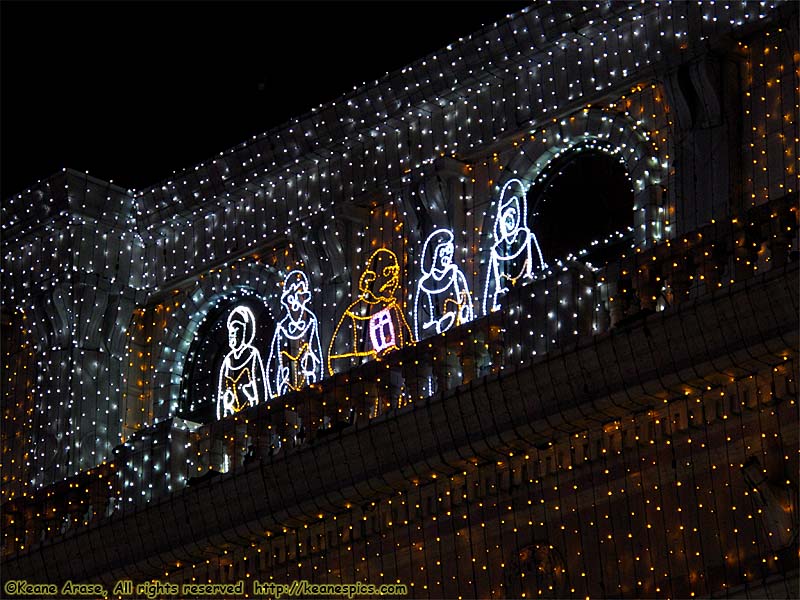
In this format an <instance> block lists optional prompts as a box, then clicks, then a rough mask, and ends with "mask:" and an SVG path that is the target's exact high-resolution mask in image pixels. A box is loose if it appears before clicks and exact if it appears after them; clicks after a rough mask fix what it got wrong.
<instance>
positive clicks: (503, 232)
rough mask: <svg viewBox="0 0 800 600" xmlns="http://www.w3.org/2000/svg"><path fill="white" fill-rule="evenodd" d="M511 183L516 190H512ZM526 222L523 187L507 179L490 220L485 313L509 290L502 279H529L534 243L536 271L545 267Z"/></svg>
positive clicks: (515, 180) (517, 180)
mask: <svg viewBox="0 0 800 600" xmlns="http://www.w3.org/2000/svg"><path fill="white" fill-rule="evenodd" d="M512 186H514V187H516V188H518V189H516V190H514V189H513V188H512ZM515 192H516V193H515ZM527 222H528V203H527V200H526V198H525V187H524V185H523V184H522V182H521V181H520V180H519V179H509V180H508V181H507V182H506V184H505V185H504V186H503V189H502V190H501V192H500V201H499V202H498V206H497V216H496V218H495V221H494V245H493V246H492V250H491V257H490V259H489V271H488V273H487V274H486V285H485V287H484V291H483V314H485V315H488V314H489V313H490V312H492V311H495V310H498V309H499V308H500V305H499V304H498V298H500V296H503V295H504V294H506V292H508V289H509V288H508V287H507V286H506V280H508V281H510V282H511V285H512V286H514V285H516V283H517V281H519V280H520V279H523V278H524V279H533V276H534V270H533V269H534V267H533V260H534V258H533V247H534V246H535V247H536V254H537V257H538V259H539V269H540V271H544V270H545V269H546V268H547V266H546V264H545V262H544V258H542V250H541V248H539V241H538V240H537V239H536V235H534V233H533V232H532V231H531V230H530V229H529V228H528V226H527ZM509 246H510V251H509ZM520 260H521V261H522V263H521V264H520Z"/></svg>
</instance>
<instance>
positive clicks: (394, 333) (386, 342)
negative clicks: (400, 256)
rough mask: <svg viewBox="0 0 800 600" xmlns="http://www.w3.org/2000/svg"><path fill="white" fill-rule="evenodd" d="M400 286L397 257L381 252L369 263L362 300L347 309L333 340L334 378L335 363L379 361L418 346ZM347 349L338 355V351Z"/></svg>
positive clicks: (360, 285)
mask: <svg viewBox="0 0 800 600" xmlns="http://www.w3.org/2000/svg"><path fill="white" fill-rule="evenodd" d="M399 284H400V266H399V264H398V262H397V255H395V253H394V252H392V251H391V250H388V249H386V248H379V249H377V250H375V252H373V253H372V255H371V256H370V257H369V259H368V260H367V265H366V268H365V269H364V272H363V273H362V274H361V277H359V280H358V289H359V292H360V294H359V296H358V298H357V299H356V300H355V301H354V302H352V303H351V304H350V306H348V307H347V309H346V310H345V311H344V314H343V315H342V317H341V319H340V320H339V322H338V323H337V325H336V329H334V332H333V336H331V343H330V346H329V348H328V372H329V373H330V374H331V375H333V374H334V370H333V367H334V361H337V360H339V361H344V360H347V361H348V364H350V361H351V360H352V359H353V358H362V359H363V358H367V359H373V358H378V357H380V356H382V355H384V354H386V353H388V352H391V351H393V350H396V349H398V348H402V347H403V346H405V345H406V344H407V343H412V344H413V343H414V337H413V335H412V333H411V328H410V327H409V326H408V322H407V321H406V317H405V315H404V314H403V308H402V304H401V303H400V302H399V301H398V299H397V297H396V296H395V292H396V291H397V287H398V286H399ZM337 346H338V347H339V348H340V349H341V348H344V350H343V351H340V352H341V353H339V354H335V353H334V348H336V347H337Z"/></svg>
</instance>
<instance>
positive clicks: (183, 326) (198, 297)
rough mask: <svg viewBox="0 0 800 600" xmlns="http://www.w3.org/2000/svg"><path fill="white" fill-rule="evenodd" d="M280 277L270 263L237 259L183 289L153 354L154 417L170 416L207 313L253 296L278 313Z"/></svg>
mask: <svg viewBox="0 0 800 600" xmlns="http://www.w3.org/2000/svg"><path fill="white" fill-rule="evenodd" d="M280 281H281V277H280V275H279V274H278V273H277V272H276V270H275V269H274V268H272V267H270V266H267V265H263V264H261V263H258V262H255V261H253V262H245V261H239V262H237V263H235V264H234V265H231V266H228V267H224V268H222V269H219V270H217V271H214V272H213V273H211V274H209V275H208V276H205V277H203V278H200V279H198V280H197V281H196V282H195V285H194V287H193V288H191V289H190V290H188V291H187V292H186V296H185V297H184V298H185V299H184V301H183V303H182V304H181V306H179V307H176V309H175V310H173V311H171V312H170V315H169V316H168V317H167V327H166V329H167V331H166V334H165V338H164V341H163V343H162V344H161V345H159V346H157V347H158V350H159V352H158V354H157V355H156V356H155V357H154V359H155V360H154V364H155V374H154V375H153V378H152V398H153V400H152V411H153V416H154V419H155V420H156V421H158V420H161V419H165V418H167V417H170V416H172V415H173V414H175V413H176V411H177V410H178V408H179V405H180V398H181V386H182V384H183V377H184V368H185V365H186V360H187V357H188V354H189V351H190V349H191V346H192V343H193V341H194V339H195V336H196V334H197V332H198V329H199V328H200V326H201V325H202V324H203V323H204V321H205V318H206V316H207V315H208V314H209V313H210V312H211V311H212V310H213V309H215V308H217V307H218V306H220V305H222V304H228V303H231V304H232V303H233V302H234V301H236V300H238V299H242V298H256V299H258V300H259V301H260V302H262V303H263V304H264V305H265V307H266V308H267V310H268V311H269V312H270V314H271V315H273V318H274V315H277V314H279V308H278V301H279V300H278V298H277V297H276V294H275V293H274V291H275V290H276V289H277V286H278V285H279V283H280ZM265 350H266V349H262V351H265Z"/></svg>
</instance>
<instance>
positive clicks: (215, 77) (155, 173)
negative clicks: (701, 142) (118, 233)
mask: <svg viewBox="0 0 800 600" xmlns="http://www.w3.org/2000/svg"><path fill="white" fill-rule="evenodd" d="M526 4H527V3H525V2H469V1H468V2H463V1H462V2H456V1H453V2H399V3H388V2H348V3H344V2H327V3H315V2H297V1H295V2H290V3H289V2H286V3H284V2H266V3H256V2H248V3H235V4H234V3H225V4H217V3H212V2H197V3H196V2H181V3H174V4H164V3H158V2H137V3H131V4H124V3H100V2H91V3H85V4H81V3H74V2H63V3H55V4H49V3H41V2H8V1H4V2H2V3H0V22H1V23H2V35H0V41H1V42H2V52H1V53H0V60H1V61H2V64H1V65H0V76H1V77H2V82H1V83H2V85H1V86H0V90H2V103H1V104H0V107H1V109H2V133H1V134H0V138H2V155H1V156H2V165H0V183H1V185H2V190H0V198H7V197H9V196H11V195H12V194H15V193H18V192H20V191H22V190H23V189H24V188H25V187H26V186H28V185H30V184H32V183H34V182H35V181H36V180H37V179H42V178H46V177H47V176H49V175H51V174H52V173H54V172H56V171H58V170H60V169H61V168H62V167H70V168H73V169H76V170H79V171H88V172H89V173H90V174H91V175H94V176H96V177H99V178H100V179H104V180H113V181H114V182H115V183H117V184H118V185H120V186H122V187H124V188H133V189H144V188H146V187H149V186H150V185H154V184H156V183H158V182H159V181H161V180H162V179H165V178H167V177H169V176H170V175H172V173H173V172H174V171H181V170H183V169H185V168H188V167H191V166H193V165H195V164H198V163H200V162H202V161H204V160H206V159H208V158H210V157H212V156H214V155H216V154H218V153H219V152H221V151H223V150H226V149H228V148H230V147H232V146H235V145H236V144H239V143H241V142H244V141H245V140H247V139H248V138H250V137H251V136H253V135H255V134H259V133H263V132H264V131H266V130H268V129H271V128H272V127H275V126H277V125H281V124H283V123H285V122H287V121H288V120H289V119H290V118H292V117H298V116H301V115H303V114H304V113H307V112H308V111H310V110H311V108H313V107H316V106H318V105H320V104H321V103H326V102H328V101H330V100H334V99H336V98H337V97H339V96H340V95H342V94H344V93H347V92H349V91H352V89H353V87H354V86H360V85H361V84H362V83H365V82H370V83H371V82H373V81H374V80H375V79H377V78H380V77H382V76H383V75H384V74H385V73H386V72H391V71H394V70H397V69H399V68H402V67H403V66H405V65H407V64H409V63H411V62H413V61H414V60H416V59H419V58H423V57H424V56H426V55H427V54H430V53H432V52H434V51H436V50H438V49H440V48H442V47H444V46H445V45H447V44H448V43H451V42H455V41H457V39H458V38H459V37H461V36H467V35H469V34H470V33H472V32H474V31H476V30H478V29H480V28H481V27H482V26H484V25H489V24H491V23H493V22H495V21H497V20H499V19H501V18H503V17H504V16H505V15H506V14H508V13H511V12H516V11H517V10H520V9H521V8H523V7H524V6H525V5H526Z"/></svg>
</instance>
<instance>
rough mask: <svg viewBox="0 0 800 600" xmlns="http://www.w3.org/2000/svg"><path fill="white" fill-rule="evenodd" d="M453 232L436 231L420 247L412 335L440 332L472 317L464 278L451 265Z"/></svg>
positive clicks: (418, 338) (455, 266)
mask: <svg viewBox="0 0 800 600" xmlns="http://www.w3.org/2000/svg"><path fill="white" fill-rule="evenodd" d="M453 240H454V236H453V232H452V231H450V230H449V229H437V230H436V231H434V232H433V233H431V234H430V235H429V236H428V238H427V239H426V240H425V243H424V244H423V246H422V275H421V276H420V278H419V281H418V282H417V292H416V295H415V297H414V336H415V338H416V339H417V340H420V339H422V337H423V336H424V335H425V334H429V335H432V334H434V333H442V332H443V331H447V330H448V329H450V328H451V327H457V326H458V325H461V324H462V323H467V322H469V321H471V320H472V319H473V318H474V316H475V315H474V311H473V307H472V294H471V293H470V291H469V286H468V285H467V278H466V277H465V276H464V273H463V272H462V271H461V269H459V268H458V266H457V265H456V264H454V263H453V254H454V253H455V244H454V242H453Z"/></svg>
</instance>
